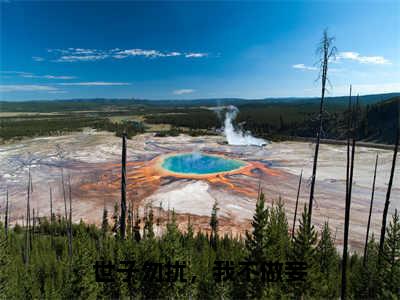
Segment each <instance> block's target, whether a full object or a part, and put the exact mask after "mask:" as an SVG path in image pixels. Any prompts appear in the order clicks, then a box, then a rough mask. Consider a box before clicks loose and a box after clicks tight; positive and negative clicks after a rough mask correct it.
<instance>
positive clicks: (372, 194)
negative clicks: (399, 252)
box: [363, 153, 378, 267]
mask: <svg viewBox="0 0 400 300" xmlns="http://www.w3.org/2000/svg"><path fill="white" fill-rule="evenodd" d="M377 167H378V153H377V154H376V159H375V170H374V180H373V181H372V193H371V203H370V205H369V215H368V224H367V234H366V236H365V245H364V257H363V266H364V267H365V264H366V263H367V251H368V250H367V249H368V238H369V227H370V225H371V214H372V206H373V204H374V195H375V181H376V169H377Z"/></svg>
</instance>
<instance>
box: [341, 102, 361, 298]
mask: <svg viewBox="0 0 400 300" xmlns="http://www.w3.org/2000/svg"><path fill="white" fill-rule="evenodd" d="M357 111H358V96H357V104H356V108H355V113H354V112H353V113H352V115H354V123H353V122H351V123H353V126H352V127H353V128H352V145H351V158H350V170H349V171H350V172H349V178H348V179H347V180H346V181H347V184H346V185H347V193H346V207H345V216H344V237H343V255H342V289H341V299H343V300H344V299H346V286H347V273H346V271H347V252H348V241H349V227H350V207H351V193H352V188H353V174H354V156H355V149H356V131H357ZM352 119H353V118H352Z"/></svg>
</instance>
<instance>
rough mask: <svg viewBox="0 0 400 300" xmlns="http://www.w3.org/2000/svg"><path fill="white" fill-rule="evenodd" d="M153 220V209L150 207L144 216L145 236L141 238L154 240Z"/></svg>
mask: <svg viewBox="0 0 400 300" xmlns="http://www.w3.org/2000/svg"><path fill="white" fill-rule="evenodd" d="M153 219H154V214H153V209H152V207H151V206H150V208H149V211H148V213H147V216H146V220H145V222H144V232H145V234H144V235H143V237H144V238H146V239H153V238H154V229H153Z"/></svg>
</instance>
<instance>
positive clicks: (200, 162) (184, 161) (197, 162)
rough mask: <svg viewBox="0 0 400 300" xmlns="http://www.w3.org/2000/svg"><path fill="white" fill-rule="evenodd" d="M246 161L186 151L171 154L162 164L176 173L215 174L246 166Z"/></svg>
mask: <svg viewBox="0 0 400 300" xmlns="http://www.w3.org/2000/svg"><path fill="white" fill-rule="evenodd" d="M245 165H246V163H245V162H242V161H239V160H235V159H230V158H224V157H221V156H216V155H208V154H203V153H185V154H177V155H173V156H169V157H167V158H165V159H164V161H163V163H162V164H161V166H162V167H163V168H164V169H166V170H168V171H170V172H174V173H181V174H197V175H204V174H215V173H222V172H229V171H233V170H235V169H239V168H241V167H243V166H245Z"/></svg>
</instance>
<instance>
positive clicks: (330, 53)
mask: <svg viewBox="0 0 400 300" xmlns="http://www.w3.org/2000/svg"><path fill="white" fill-rule="evenodd" d="M333 41H334V38H333V37H329V36H328V32H327V30H325V31H324V34H323V37H322V40H321V42H320V46H319V48H318V49H317V52H319V54H320V55H321V59H320V61H319V64H320V74H319V78H321V101H320V104H319V114H318V123H319V124H318V128H317V141H316V145H315V153H314V161H313V171H312V177H311V187H310V200H309V203H308V224H309V226H311V216H312V209H313V202H314V189H315V180H316V177H317V163H318V153H319V144H320V140H321V133H322V114H323V109H324V100H325V92H326V82H327V80H328V64H329V60H330V59H331V58H332V57H334V56H335V53H336V48H335V47H333V46H332V43H333Z"/></svg>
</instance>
